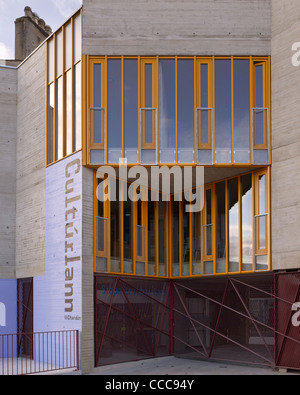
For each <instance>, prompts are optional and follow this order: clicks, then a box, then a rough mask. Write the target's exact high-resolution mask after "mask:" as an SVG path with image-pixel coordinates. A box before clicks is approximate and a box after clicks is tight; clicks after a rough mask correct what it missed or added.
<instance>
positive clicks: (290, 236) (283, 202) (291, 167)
mask: <svg viewBox="0 0 300 395" xmlns="http://www.w3.org/2000/svg"><path fill="white" fill-rule="evenodd" d="M299 5H300V3H299V1H298V0H273V1H272V18H273V19H272V34H273V37H272V241H273V243H272V245H273V248H272V261H273V269H274V270H285V269H298V268H300V248H299V224H300V198H299V195H300V176H299V174H300V173H299V169H300V156H299V153H300V138H299V137H300V134H299V125H300V111H299V108H300V67H295V66H293V64H292V56H293V54H295V52H293V51H292V45H293V43H295V42H299V41H300V24H299V19H300V7H299ZM299 58H300V57H299Z"/></svg>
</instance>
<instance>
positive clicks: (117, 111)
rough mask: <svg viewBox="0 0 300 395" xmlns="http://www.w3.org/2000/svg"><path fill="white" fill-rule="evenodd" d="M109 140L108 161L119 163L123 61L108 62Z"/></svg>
mask: <svg viewBox="0 0 300 395" xmlns="http://www.w3.org/2000/svg"><path fill="white" fill-rule="evenodd" d="M107 72H108V79H107V90H108V91H107V95H108V104H107V109H108V111H107V112H108V113H107V117H108V120H107V127H108V131H107V139H108V161H109V163H119V159H120V158H121V157H122V66H121V59H109V60H108V70H107Z"/></svg>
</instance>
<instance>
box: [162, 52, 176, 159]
mask: <svg viewBox="0 0 300 395" xmlns="http://www.w3.org/2000/svg"><path fill="white" fill-rule="evenodd" d="M175 130H176V129H175V61H174V60H169V59H168V60H160V61H159V142H160V149H161V152H160V161H161V162H164V163H173V162H175V147H176V136H175Z"/></svg>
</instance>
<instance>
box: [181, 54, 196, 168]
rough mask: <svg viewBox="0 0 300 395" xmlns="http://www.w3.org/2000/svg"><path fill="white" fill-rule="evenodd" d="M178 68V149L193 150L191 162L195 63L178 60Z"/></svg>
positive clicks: (189, 160)
mask: <svg viewBox="0 0 300 395" xmlns="http://www.w3.org/2000/svg"><path fill="white" fill-rule="evenodd" d="M177 67H178V68H177V75H178V92H177V95H178V148H179V150H180V149H181V148H190V149H191V151H190V152H189V154H190V156H189V159H188V160H187V161H188V162H191V161H193V156H192V155H193V151H192V150H193V147H194V61H193V60H186V59H185V60H178V66H177ZM181 162H182V160H181Z"/></svg>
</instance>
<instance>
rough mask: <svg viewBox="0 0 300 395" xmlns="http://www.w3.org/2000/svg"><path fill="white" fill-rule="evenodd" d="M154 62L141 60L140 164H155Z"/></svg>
mask: <svg viewBox="0 0 300 395" xmlns="http://www.w3.org/2000/svg"><path fill="white" fill-rule="evenodd" d="M155 73H156V60H154V59H142V60H141V103H140V106H141V110H140V111H141V112H140V140H141V144H140V147H141V163H148V164H153V163H156V162H157V143H156V141H157V132H156V122H157V98H156V96H157V95H156V89H155V84H156V80H155Z"/></svg>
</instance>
